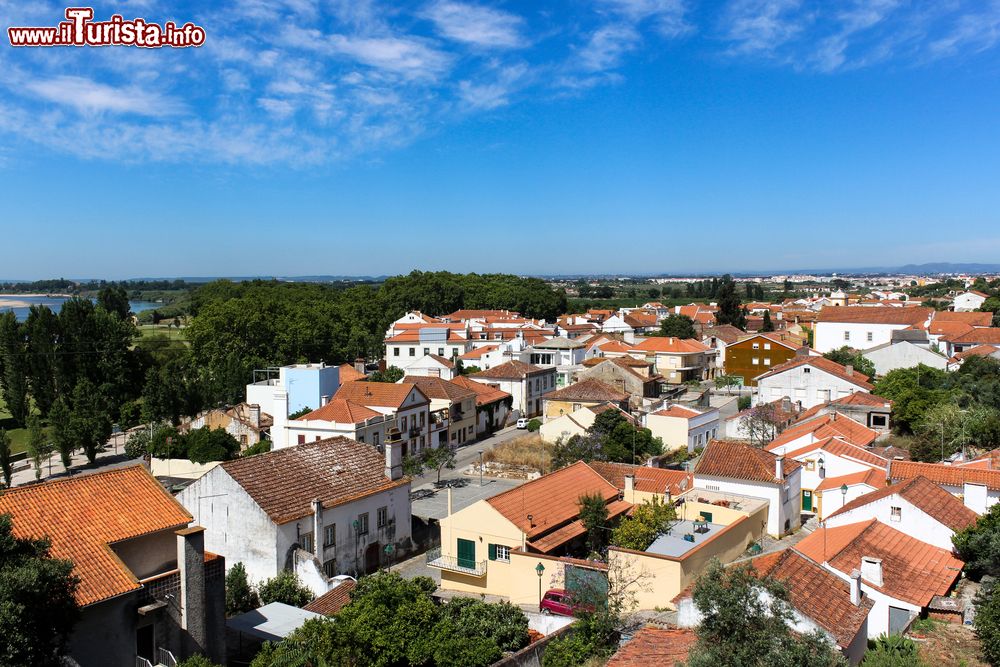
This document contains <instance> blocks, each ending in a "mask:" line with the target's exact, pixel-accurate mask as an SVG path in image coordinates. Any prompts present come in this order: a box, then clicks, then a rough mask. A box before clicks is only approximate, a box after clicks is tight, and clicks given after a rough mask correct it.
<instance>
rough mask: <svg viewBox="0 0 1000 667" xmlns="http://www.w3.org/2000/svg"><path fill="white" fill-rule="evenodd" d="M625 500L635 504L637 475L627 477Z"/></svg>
mask: <svg viewBox="0 0 1000 667" xmlns="http://www.w3.org/2000/svg"><path fill="white" fill-rule="evenodd" d="M625 500H627V501H628V502H630V503H632V502H635V475H625Z"/></svg>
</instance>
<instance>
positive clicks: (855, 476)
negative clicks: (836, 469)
mask: <svg viewBox="0 0 1000 667" xmlns="http://www.w3.org/2000/svg"><path fill="white" fill-rule="evenodd" d="M862 484H863V485H865V486H870V487H872V489H880V488H882V487H883V486H885V471H884V470H878V469H876V468H869V469H868V470H862V471H861V472H855V473H851V474H850V475H841V476H840V477H827V478H826V479H824V480H823V481H822V482H820V485H819V486H817V487H816V490H817V491H828V490H830V489H839V488H840V487H842V486H848V487H850V486H858V485H862Z"/></svg>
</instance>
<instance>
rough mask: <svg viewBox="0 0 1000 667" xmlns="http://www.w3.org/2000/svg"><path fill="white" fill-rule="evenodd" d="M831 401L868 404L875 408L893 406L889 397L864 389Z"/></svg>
mask: <svg viewBox="0 0 1000 667" xmlns="http://www.w3.org/2000/svg"><path fill="white" fill-rule="evenodd" d="M830 403H833V404H836V405H867V406H871V407H873V408H892V401H890V400H889V399H888V398H884V397H882V396H878V395H877V394H869V393H866V392H863V391H855V392H852V393H850V394H848V395H847V396H841V397H840V398H838V399H836V400H834V401H830Z"/></svg>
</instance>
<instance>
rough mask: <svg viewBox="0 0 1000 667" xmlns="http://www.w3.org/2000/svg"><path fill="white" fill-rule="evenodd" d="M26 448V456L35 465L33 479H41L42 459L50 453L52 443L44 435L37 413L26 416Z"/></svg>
mask: <svg viewBox="0 0 1000 667" xmlns="http://www.w3.org/2000/svg"><path fill="white" fill-rule="evenodd" d="M27 450H28V458H30V459H31V463H32V465H33V466H34V467H35V479H41V478H42V459H44V458H46V457H48V455H49V454H51V453H52V445H51V444H50V443H49V441H48V438H46V437H45V431H44V430H42V421H41V420H40V419H39V418H38V415H34V414H33V415H31V416H30V417H28V443H27Z"/></svg>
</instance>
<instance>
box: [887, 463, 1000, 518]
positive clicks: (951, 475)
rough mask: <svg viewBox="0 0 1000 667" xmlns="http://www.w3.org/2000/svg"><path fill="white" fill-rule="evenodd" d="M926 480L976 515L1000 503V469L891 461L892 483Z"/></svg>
mask: <svg viewBox="0 0 1000 667" xmlns="http://www.w3.org/2000/svg"><path fill="white" fill-rule="evenodd" d="M917 476H921V477H926V478H927V479H929V480H930V481H932V482H934V483H935V484H937V485H938V486H940V487H941V488H942V489H944V490H945V491H947V492H948V493H950V494H951V495H953V496H956V497H958V498H961V499H962V502H963V503H964V504H965V506H966V507H968V508H969V509H971V510H972V511H973V512H975V513H976V514H985V513H986V511H987V510H988V509H989V508H991V507H993V505H995V504H997V503H998V502H1000V470H992V469H985V468H979V467H973V466H962V465H948V464H943V463H917V462H916V461H891V462H890V463H889V469H888V471H887V472H886V478H887V479H888V480H889V481H890V482H893V483H895V482H902V481H905V480H908V479H912V478H914V477H917Z"/></svg>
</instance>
